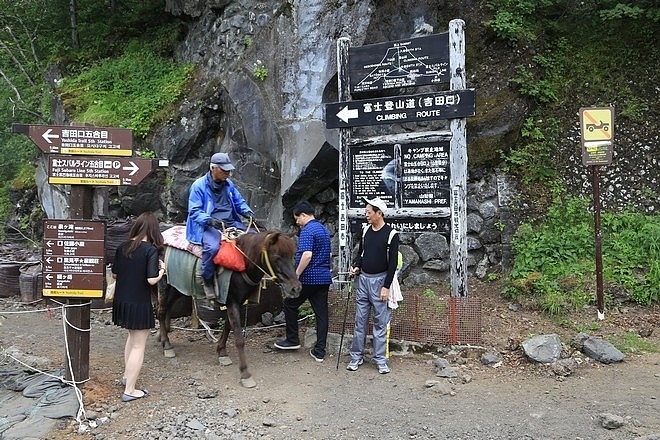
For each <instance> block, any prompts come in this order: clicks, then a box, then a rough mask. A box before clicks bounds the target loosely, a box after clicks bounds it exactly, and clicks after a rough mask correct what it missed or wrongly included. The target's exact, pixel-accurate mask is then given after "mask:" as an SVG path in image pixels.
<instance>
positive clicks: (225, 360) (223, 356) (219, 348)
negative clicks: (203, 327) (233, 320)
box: [215, 319, 232, 367]
mask: <svg viewBox="0 0 660 440" xmlns="http://www.w3.org/2000/svg"><path fill="white" fill-rule="evenodd" d="M230 330H231V325H230V324H229V319H225V322H224V323H223V325H222V334H221V335H220V339H219V340H218V345H216V347H215V352H216V353H217V354H218V362H220V365H222V366H224V367H226V366H227V365H231V364H232V361H231V359H230V358H229V355H228V354H227V339H228V338H229V331H230Z"/></svg>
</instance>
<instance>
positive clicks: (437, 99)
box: [325, 89, 476, 128]
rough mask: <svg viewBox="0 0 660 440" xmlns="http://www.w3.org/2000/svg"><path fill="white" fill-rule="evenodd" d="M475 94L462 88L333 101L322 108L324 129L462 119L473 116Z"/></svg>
mask: <svg viewBox="0 0 660 440" xmlns="http://www.w3.org/2000/svg"><path fill="white" fill-rule="evenodd" d="M475 95H476V94H475V91H474V89H465V90H453V91H446V92H436V93H425V94H421V95H410V96H390V97H385V98H376V99H364V100H357V101H346V102H333V103H329V104H326V105H325V124H326V128H346V127H358V126H363V125H379V124H401V123H404V122H416V121H426V120H434V119H453V118H465V117H468V116H474V114H475Z"/></svg>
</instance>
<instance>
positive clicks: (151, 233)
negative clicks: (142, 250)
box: [124, 211, 163, 258]
mask: <svg viewBox="0 0 660 440" xmlns="http://www.w3.org/2000/svg"><path fill="white" fill-rule="evenodd" d="M129 238H130V242H129V244H128V246H126V249H124V255H126V256H127V257H128V258H131V257H132V256H133V252H135V250H136V249H137V248H138V247H139V246H140V242H141V241H142V240H144V239H146V240H147V242H149V243H151V244H153V245H154V246H156V248H158V250H160V249H161V248H162V247H163V235H162V234H161V233H160V224H159V222H158V218H157V217H156V216H155V215H154V213H153V212H151V211H147V212H143V213H142V214H140V215H139V216H138V218H136V219H135V223H133V226H132V227H131V232H130V233H129Z"/></svg>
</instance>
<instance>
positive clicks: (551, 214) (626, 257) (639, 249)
mask: <svg viewBox="0 0 660 440" xmlns="http://www.w3.org/2000/svg"><path fill="white" fill-rule="evenodd" d="M601 219H602V221H601V230H602V232H603V237H602V250H603V252H602V254H603V267H604V270H603V279H604V284H607V285H610V286H618V287H620V288H623V289H624V290H625V291H626V292H628V294H629V295H630V297H631V299H632V300H634V301H636V302H638V303H641V304H651V303H657V302H658V301H659V300H660V296H659V289H660V263H659V262H660V219H659V218H658V217H657V216H645V215H643V214H639V213H635V212H631V211H626V212H623V213H619V214H616V213H604V214H603V215H602V216H601ZM594 243H595V242H594V224H593V214H592V213H591V212H590V211H589V206H588V202H587V200H585V199H582V198H577V197H561V196H557V198H556V199H555V200H554V202H553V204H552V205H551V207H550V208H549V210H548V213H547V215H546V217H545V218H544V219H543V221H542V222H541V223H540V224H538V225H533V224H531V223H525V224H523V225H521V227H520V228H519V230H518V232H517V233H516V235H515V237H514V241H513V249H514V253H515V263H514V268H513V269H512V271H511V273H510V274H509V279H508V285H507V287H506V289H505V292H504V295H505V296H507V297H510V298H515V297H517V296H520V295H525V296H530V297H533V298H535V299H536V301H537V304H538V306H539V308H540V309H541V310H543V311H546V312H548V313H549V314H553V315H554V314H560V313H563V312H565V311H569V310H580V309H581V308H582V307H583V306H584V305H586V304H589V303H591V302H593V300H594V298H593V297H594V294H593V293H591V291H593V286H594V285H595V281H594V280H595V271H596V268H595V262H594Z"/></svg>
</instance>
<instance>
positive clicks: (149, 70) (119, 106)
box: [59, 45, 193, 138]
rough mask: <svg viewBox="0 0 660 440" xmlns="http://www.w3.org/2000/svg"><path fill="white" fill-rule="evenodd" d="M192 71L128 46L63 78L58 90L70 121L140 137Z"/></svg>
mask: <svg viewBox="0 0 660 440" xmlns="http://www.w3.org/2000/svg"><path fill="white" fill-rule="evenodd" d="M192 70H193V67H192V66H178V65H176V64H175V63H173V62H172V61H171V60H168V59H165V58H162V57H160V56H158V55H157V54H155V53H153V52H146V51H143V50H140V48H139V47H137V46H132V45H131V46H129V47H128V48H127V52H125V53H124V54H122V55H121V56H120V57H118V58H108V59H105V60H101V61H99V62H98V63H96V64H94V65H93V66H92V67H90V68H89V69H86V70H84V71H82V72H81V73H80V74H79V75H77V76H75V77H72V78H68V79H67V80H65V81H64V83H63V85H62V87H61V88H60V90H59V91H60V93H61V95H62V101H63V103H64V106H65V108H66V109H67V110H68V111H69V113H70V114H71V115H72V116H73V118H74V119H75V120H77V121H80V122H87V123H90V124H94V125H98V126H106V127H107V126H109V127H124V128H130V129H132V130H133V131H134V135H135V137H137V138H143V137H145V136H146V135H147V133H148V132H149V129H150V128H151V127H152V126H153V124H154V123H155V122H157V121H158V120H159V119H158V118H159V115H160V112H162V111H163V110H164V109H166V108H167V106H169V105H172V104H174V103H175V102H176V101H177V100H178V99H179V97H180V96H181V93H182V92H183V90H184V88H185V86H186V84H187V81H188V79H189V77H190V74H191V73H192Z"/></svg>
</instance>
